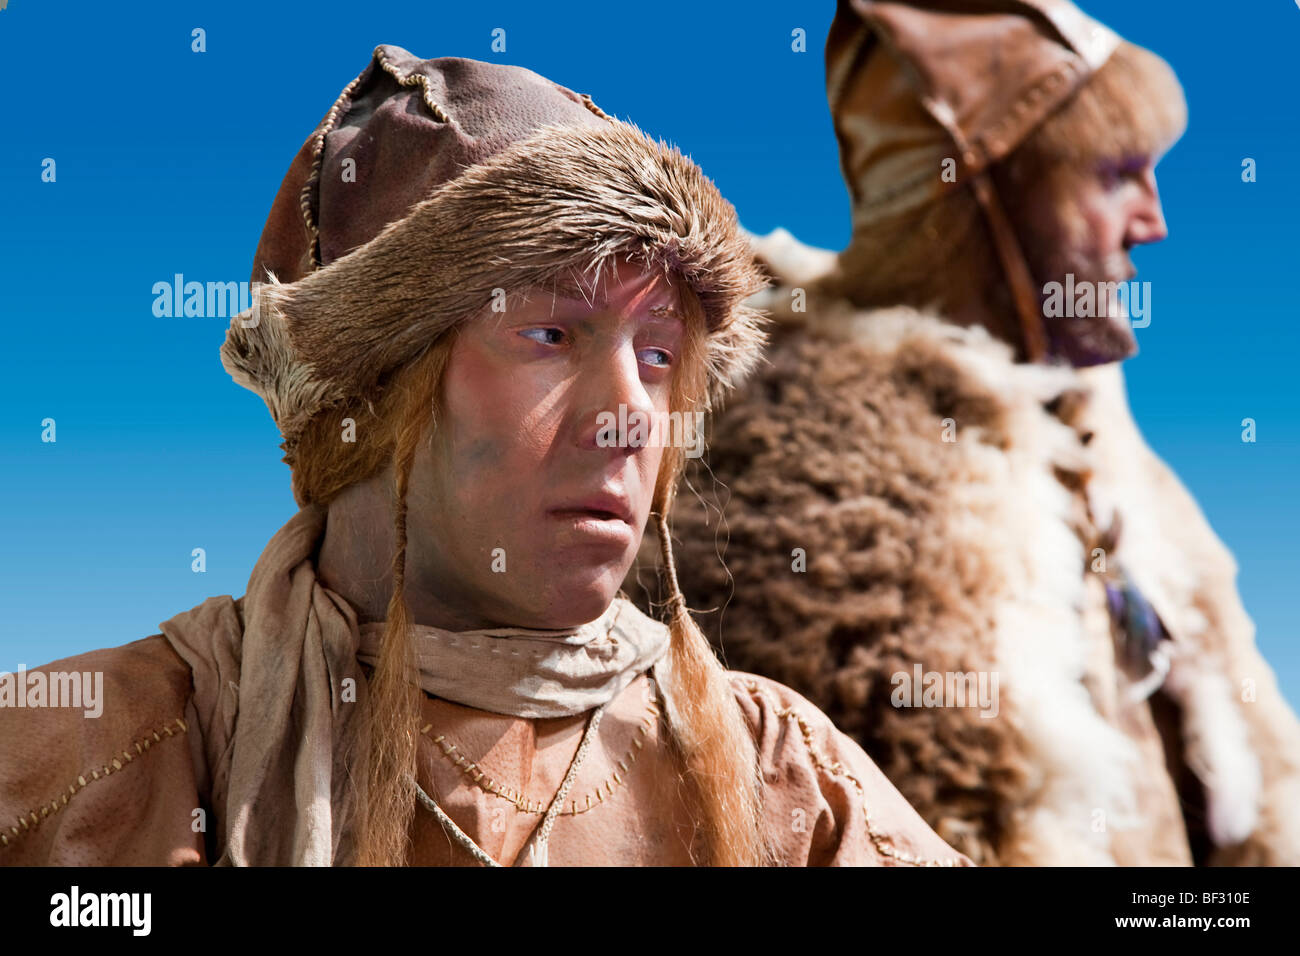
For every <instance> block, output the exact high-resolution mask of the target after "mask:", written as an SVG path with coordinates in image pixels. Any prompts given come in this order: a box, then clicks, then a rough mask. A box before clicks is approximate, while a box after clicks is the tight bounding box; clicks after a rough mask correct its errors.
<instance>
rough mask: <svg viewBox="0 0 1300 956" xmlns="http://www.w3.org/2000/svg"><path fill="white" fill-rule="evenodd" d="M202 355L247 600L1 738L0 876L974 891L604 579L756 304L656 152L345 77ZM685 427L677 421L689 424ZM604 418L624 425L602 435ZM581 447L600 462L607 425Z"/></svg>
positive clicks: (466, 70) (383, 76)
mask: <svg viewBox="0 0 1300 956" xmlns="http://www.w3.org/2000/svg"><path fill="white" fill-rule="evenodd" d="M253 275H254V279H255V280H256V279H262V278H270V280H271V282H270V284H269V285H267V286H265V287H263V288H261V289H260V290H259V292H258V298H257V305H256V307H255V309H253V310H251V311H250V312H249V313H245V314H244V315H241V316H239V317H238V318H236V319H235V320H234V321H233V322H232V324H231V328H230V331H229V333H228V335H227V338H226V342H225V344H224V345H223V347H222V350H221V357H222V362H223V364H224V366H225V367H226V369H227V370H228V371H229V372H230V374H231V375H232V377H234V379H235V380H236V381H237V382H239V383H240V384H241V385H244V386H246V387H247V388H250V389H252V390H253V391H254V392H256V393H257V394H258V395H260V396H261V397H262V398H263V399H264V400H265V401H266V404H267V406H268V408H269V409H270V411H271V414H272V415H273V417H274V418H275V421H276V424H277V425H278V427H279V428H280V430H281V432H282V433H283V436H284V444H283V445H282V448H283V449H284V451H285V456H284V461H285V462H286V463H287V464H288V465H289V466H290V468H291V469H292V472H293V491H294V496H295V498H296V500H297V502H298V504H299V506H300V508H301V510H300V511H299V512H298V513H297V514H296V515H294V516H293V518H291V519H290V520H289V522H288V523H287V524H285V525H284V527H283V528H281V529H280V531H279V532H278V533H277V534H276V535H275V537H274V538H273V539H272V540H271V542H270V544H269V545H268V547H267V548H266V550H265V551H264V552H263V554H262V556H261V557H260V559H259V560H258V562H257V566H256V567H255V568H254V570H253V573H252V576H251V578H250V580H249V585H248V590H247V592H246V593H245V594H244V596H243V597H241V598H239V599H238V600H233V599H232V598H231V597H229V596H221V597H214V598H210V599H209V600H207V601H205V602H204V603H202V604H200V605H199V606H198V607H196V608H194V609H192V610H190V611H187V612H185V613H183V614H180V615H177V616H176V617H173V618H172V619H171V620H169V621H167V622H165V623H163V624H162V625H161V628H162V633H161V634H158V635H154V636H151V637H148V638H146V639H144V640H141V641H137V642H135V643H133V644H128V645H126V646H124V647H121V648H115V649H110V650H102V651H94V652H91V653H88V654H84V655H81V656H79V657H76V658H71V659H69V660H66V661H61V662H56V663H55V664H52V665H49V666H48V667H47V668H42V669H40V671H41V673H42V674H43V675H45V676H46V677H48V676H49V675H51V674H56V673H59V672H67V671H79V672H81V671H92V672H96V671H99V672H103V673H104V674H105V687H104V702H103V714H102V716H101V717H99V719H97V720H90V719H86V718H85V717H83V715H82V713H81V712H80V711H72V712H69V711H60V710H55V709H49V708H35V709H22V710H18V709H4V710H0V740H4V742H5V750H4V754H3V759H2V760H0V825H2V828H0V863H7V864H17V863H42V864H109V865H111V864H164V863H166V864H178V863H196V864H197V863H209V862H211V863H216V864H218V865H244V864H252V865H284V864H301V865H331V864H335V865H338V864H354V863H361V864H381V865H383V864H403V863H409V864H416V865H456V864H461V865H464V864H470V865H473V864H475V863H478V864H482V865H486V866H496V865H511V864H512V863H514V864H518V865H532V866H537V865H543V866H544V865H549V864H557V865H563V864H585V865H601V864H607V865H608V864H689V863H709V864H724V865H745V864H750V865H752V864H765V863H777V864H787V865H823V864H882V865H925V864H937V865H946V864H959V865H970V860H969V859H967V858H965V857H963V856H961V855H959V854H956V853H954V852H953V851H952V850H951V848H949V847H948V846H946V845H945V844H944V843H943V842H942V841H940V840H939V839H938V837H937V836H936V835H935V834H934V832H933V831H932V830H931V829H930V828H929V827H927V826H926V825H925V823H924V822H923V821H922V820H921V819H920V818H919V817H918V816H917V815H916V813H915V811H913V810H912V809H911V808H910V807H908V806H907V804H906V803H905V802H904V801H903V800H902V798H901V797H900V795H899V794H898V792H897V790H895V788H894V787H893V786H891V785H890V784H889V782H888V781H887V780H886V779H885V777H884V776H883V775H882V774H881V772H880V771H879V770H878V769H877V768H876V767H875V766H874V765H873V764H872V763H871V761H870V760H869V759H867V757H866V755H865V754H864V753H863V752H862V751H861V749H860V748H858V747H857V746H856V745H855V744H854V743H853V742H852V741H850V740H849V739H848V738H847V737H845V736H844V735H843V734H840V733H839V732H838V731H837V730H836V729H835V728H834V727H832V726H831V725H830V723H829V721H828V720H827V719H826V718H825V716H824V715H822V714H821V713H820V712H818V711H817V710H816V709H815V708H813V707H812V706H810V705H809V704H808V703H807V702H806V701H804V700H803V699H801V698H800V697H799V696H798V695H797V694H793V693H792V692H790V691H789V690H788V689H787V688H784V687H781V686H779V685H777V684H775V683H774V682H772V681H769V680H765V679H762V678H758V677H753V676H750V675H744V674H734V673H728V672H726V671H724V670H723V668H722V667H721V666H720V665H719V663H718V661H717V659H716V657H715V656H714V655H713V653H712V651H711V649H710V648H709V646H708V644H707V642H706V641H705V639H704V637H703V635H702V634H701V633H700V632H699V630H698V629H697V628H696V627H695V625H694V624H693V623H692V621H691V618H690V616H689V614H687V612H686V610H685V605H684V603H683V602H682V599H681V594H680V591H679V590H678V585H677V583H676V573H677V572H676V570H675V568H674V565H673V557H672V552H671V550H670V549H667V548H665V550H664V551H663V558H664V562H665V565H666V567H667V569H668V571H667V577H668V580H667V581H666V584H667V587H668V590H669V592H670V593H671V594H673V595H675V597H674V599H673V601H672V607H671V619H670V621H669V623H667V624H662V623H660V622H659V621H657V620H654V619H651V618H649V617H647V616H645V615H643V614H641V613H640V612H639V611H638V610H637V609H636V608H635V607H634V606H633V605H631V604H630V603H629V602H628V601H627V600H626V599H625V598H624V597H623V596H621V595H619V593H618V589H619V585H620V583H621V582H622V580H623V577H624V575H625V574H626V572H627V569H628V567H629V566H630V564H631V562H632V560H633V557H634V556H635V554H636V552H637V548H638V547H639V545H640V542H641V539H642V535H643V532H644V529H645V525H646V522H647V521H648V520H649V518H650V516H651V514H652V513H653V514H654V515H655V519H656V522H657V523H658V525H659V526H660V527H661V528H664V529H665V533H664V534H663V535H661V538H662V540H664V541H665V542H667V541H668V540H669V538H668V535H667V533H666V528H667V525H666V523H665V522H666V518H665V517H664V516H665V515H666V514H667V512H668V510H669V504H670V502H671V500H672V497H673V494H674V491H675V488H676V485H677V480H678V476H679V474H680V471H681V469H682V465H683V463H684V455H683V453H682V448H680V447H677V448H664V447H663V446H662V445H649V444H645V443H631V442H629V441H628V440H627V436H626V435H624V434H611V433H610V429H609V428H608V427H607V426H603V425H602V424H601V419H602V413H607V412H610V411H617V410H620V409H624V408H626V409H630V410H631V411H632V412H634V413H635V414H636V416H638V417H653V416H664V415H667V414H671V413H678V414H679V415H680V416H681V418H682V420H684V421H688V422H689V421H693V420H694V418H693V412H694V411H707V410H708V408H709V407H710V404H711V403H712V402H713V401H716V400H717V399H718V398H719V397H720V395H721V394H722V393H723V392H724V391H725V390H726V389H727V388H728V387H730V386H731V385H733V384H734V383H735V382H737V381H738V380H739V379H740V378H741V377H742V376H743V375H744V374H745V373H746V372H747V370H748V369H749V368H750V367H751V366H752V365H753V363H754V361H755V360H756V358H757V354H758V349H759V347H760V345H761V341H762V333H761V331H760V328H759V323H758V319H759V317H758V315H757V314H756V313H754V312H753V311H752V310H750V309H749V308H747V307H746V306H744V305H743V304H742V301H743V300H744V299H745V298H746V297H747V296H748V295H749V294H751V293H752V292H754V291H755V290H756V289H757V288H758V287H759V285H760V284H761V276H760V273H759V272H758V270H757V269H756V268H755V265H754V262H753V259H752V255H751V252H750V250H749V248H748V245H747V242H746V240H745V237H744V235H743V233H742V232H741V231H740V229H739V227H738V225H737V223H736V220H735V212H734V210H733V209H732V208H731V206H730V205H729V204H728V203H727V202H726V201H725V200H723V198H722V197H721V196H720V195H719V194H718V191H717V189H716V188H715V187H714V186H713V184H712V183H711V182H710V181H709V180H708V179H707V178H706V177H705V176H704V175H703V173H702V172H701V171H700V169H699V168H698V167H697V166H695V165H694V164H693V163H692V162H690V161H689V160H688V159H686V158H685V157H683V156H682V155H681V153H680V152H678V151H677V150H676V149H670V148H669V147H667V146H665V145H664V144H662V143H658V142H655V141H653V140H651V139H649V138H648V137H646V136H645V135H644V134H643V133H642V132H641V131H640V130H638V129H637V128H636V127H634V126H631V125H629V124H626V123H623V122H620V121H617V120H614V119H612V118H611V117H609V116H607V115H606V114H605V113H603V112H602V111H601V110H600V109H598V108H597V107H596V106H595V104H594V103H593V102H592V101H591V99H590V98H589V97H587V96H585V95H578V94H576V93H574V92H572V91H571V90H568V89H566V88H564V87H561V86H558V85H556V84H554V83H551V82H550V81H548V80H546V79H544V78H543V77H540V76H538V75H537V74H535V73H533V72H531V71H529V70H525V69H521V68H518V67H509V66H499V65H493V64H487V63H479V62H475V61H472V60H464V59H458V58H443V59H436V60H423V61H421V60H418V59H417V58H415V57H414V56H412V55H411V54H409V53H407V52H406V51H405V50H402V49H400V48H398V47H394V46H380V47H378V48H377V49H376V50H375V51H374V54H373V57H372V60H371V63H370V64H369V66H368V67H367V68H366V69H365V71H364V72H362V73H361V75H360V76H358V77H357V78H356V79H355V80H354V81H353V82H352V83H351V84H349V85H348V87H347V88H346V89H345V90H344V91H343V93H342V95H341V96H340V97H339V99H338V100H337V102H335V104H334V105H333V107H332V108H331V109H330V110H329V112H328V113H327V114H326V116H325V118H324V120H323V121H322V122H321V124H320V125H319V126H318V128H317V129H316V131H315V132H314V133H313V134H312V136H311V137H310V138H309V139H308V140H307V142H306V143H305V144H304V146H303V148H302V150H301V151H300V152H299V154H298V156H297V158H296V159H295V160H294V162H293V165H292V166H291V167H290V170H289V173H288V175H287V177H286V179H285V181H284V184H283V186H282V187H281V189H280V192H279V194H278V196H277V198H276V200H275V203H274V205H273V207H272V209H271V213H270V216H269V218H268V221H267V225H266V229H265V231H264V232H263V234H262V238H261V242H260V244H259V246H258V250H257V255H256V259H255V261H254V271H253ZM688 411H690V412H691V413H692V414H687V412H688ZM629 417H630V416H624V417H623V419H622V420H623V421H627V420H628V418H629ZM615 431H617V428H616V429H615Z"/></svg>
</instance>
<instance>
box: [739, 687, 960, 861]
mask: <svg viewBox="0 0 1300 956" xmlns="http://www.w3.org/2000/svg"><path fill="white" fill-rule="evenodd" d="M743 683H744V685H745V689H746V690H748V691H749V695H750V696H751V697H753V698H754V700H755V702H757V703H760V704H762V703H766V704H768V705H769V706H770V707H771V708H772V710H773V712H774V713H775V714H776V716H777V717H778V718H780V719H782V720H790V721H793V722H794V723H795V724H796V725H797V726H798V728H799V732H800V733H801V734H802V735H803V741H804V745H805V746H806V747H807V748H808V755H809V756H810V757H812V762H813V765H814V766H815V767H816V768H817V769H818V770H820V771H822V772H823V773H825V774H828V775H829V776H832V777H843V778H844V779H845V780H847V781H849V783H851V784H853V786H854V788H855V789H856V790H857V791H858V797H859V798H860V799H861V802H862V815H863V816H864V817H865V818H866V821H867V834H868V836H870V837H871V842H872V843H873V844H874V845H875V847H876V851H877V852H878V853H880V855H881V856H887V857H891V858H893V859H895V860H898V861H899V862H901V863H907V864H909V865H911V866H960V865H961V861H960V860H957V859H955V858H954V859H947V860H934V859H931V858H929V857H922V856H913V855H912V854H910V853H905V852H903V851H902V850H899V849H897V848H896V847H895V846H894V844H893V841H892V840H891V839H890V837H889V835H888V834H885V833H881V832H880V831H879V830H877V829H876V827H875V825H874V824H873V823H872V821H871V808H870V807H869V806H868V805H867V791H866V788H865V787H863V786H862V783H861V781H859V780H858V779H857V778H856V777H855V776H853V774H851V773H849V772H848V771H847V770H845V769H844V765H843V764H841V763H839V762H838V761H832V760H827V759H826V758H825V757H823V756H822V755H821V753H820V752H818V750H817V748H816V747H815V746H814V745H813V733H812V728H811V727H810V726H808V723H807V721H805V720H804V718H803V715H802V714H800V713H799V712H798V711H797V710H795V709H794V708H793V707H782V706H780V705H779V704H778V703H777V702H776V701H773V700H772V699H771V698H769V697H768V696H767V695H766V694H764V693H763V690H762V688H760V687H759V686H758V684H757V683H756V682H754V681H744V682H743Z"/></svg>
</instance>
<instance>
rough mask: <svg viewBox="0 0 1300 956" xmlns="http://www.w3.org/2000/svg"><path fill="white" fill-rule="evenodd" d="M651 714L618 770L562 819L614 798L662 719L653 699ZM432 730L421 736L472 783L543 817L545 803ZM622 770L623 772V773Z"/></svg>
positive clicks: (427, 726)
mask: <svg viewBox="0 0 1300 956" xmlns="http://www.w3.org/2000/svg"><path fill="white" fill-rule="evenodd" d="M649 711H650V713H649V715H648V716H647V717H646V718H645V719H644V720H642V721H641V725H640V726H639V727H637V729H636V736H635V737H633V738H632V746H631V747H629V748H628V752H627V753H625V754H624V755H623V758H622V759H621V760H619V761H617V766H618V768H619V769H618V770H616V771H614V773H613V774H611V775H610V776H609V777H608V778H606V779H605V780H604V781H603V782H601V783H600V784H598V785H597V787H596V789H595V790H594V791H593V792H591V793H589V794H587V796H586V797H585V798H584V799H583V801H582V805H581V806H579V805H578V801H577V800H576V799H575V800H573V801H572V802H571V803H570V805H569V808H568V809H564V810H561V811H560V813H559V815H560V816H566V817H573V816H577V815H579V814H582V813H587V812H588V811H590V810H594V809H596V807H598V806H600V805H601V804H602V803H604V802H605V798H606V797H612V796H613V795H614V790H615V789H616V788H617V787H619V786H622V784H623V783H624V778H625V777H626V775H627V773H628V770H629V769H630V768H631V766H632V764H634V763H636V758H637V756H638V755H639V754H640V753H641V750H642V749H643V747H644V743H643V741H644V740H645V737H646V735H647V734H648V733H649V732H650V728H651V727H653V726H654V725H655V723H656V722H657V721H658V720H659V715H660V711H659V706H658V704H656V703H655V701H654V700H653V699H651V700H650V706H649ZM432 727H433V724H425V725H424V727H422V728H421V729H420V733H422V734H424V735H425V736H426V737H429V739H430V740H432V741H433V742H434V743H435V744H437V745H438V749H439V750H441V751H442V753H443V755H444V756H445V757H446V758H447V759H448V760H450V761H451V762H452V763H453V764H455V765H456V767H457V768H458V769H459V770H460V772H461V773H463V774H464V775H465V776H466V777H468V778H469V780H470V781H471V782H472V783H473V784H474V785H475V786H477V787H478V788H479V789H480V790H482V791H484V792H485V793H490V794H491V795H492V796H494V797H500V798H501V799H502V800H508V801H510V802H511V803H512V804H514V806H515V809H516V810H519V811H520V812H521V813H531V814H543V813H545V812H546V807H545V806H544V805H543V804H541V803H540V802H538V801H535V800H534V801H530V800H527V799H525V798H524V795H523V794H521V793H520V792H519V791H518V790H515V789H514V788H513V787H507V786H504V785H503V784H500V783H497V782H496V781H495V780H493V779H492V778H491V777H489V776H488V775H487V774H486V773H484V772H483V770H482V769H481V768H480V767H479V766H478V765H477V764H475V763H473V762H471V761H469V760H466V759H465V757H464V756H462V755H461V754H459V753H456V754H455V755H454V756H453V751H456V750H458V749H459V748H457V746H456V745H455V744H453V743H450V742H448V740H447V737H446V735H445V734H439V735H438V736H437V737H430V736H429V730H430V728H432ZM619 771H622V773H620V772H619ZM593 798H594V802H593Z"/></svg>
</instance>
